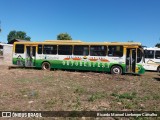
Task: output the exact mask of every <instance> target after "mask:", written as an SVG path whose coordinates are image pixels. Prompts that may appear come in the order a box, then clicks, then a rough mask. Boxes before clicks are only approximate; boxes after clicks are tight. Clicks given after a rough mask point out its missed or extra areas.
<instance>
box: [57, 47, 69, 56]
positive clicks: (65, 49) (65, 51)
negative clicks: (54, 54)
mask: <svg viewBox="0 0 160 120" xmlns="http://www.w3.org/2000/svg"><path fill="white" fill-rule="evenodd" d="M58 54H59V55H72V45H59V46H58Z"/></svg>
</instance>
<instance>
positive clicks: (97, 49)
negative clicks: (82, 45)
mask: <svg viewBox="0 0 160 120" xmlns="http://www.w3.org/2000/svg"><path fill="white" fill-rule="evenodd" d="M106 52H107V47H106V46H104V45H102V46H97V45H94V46H90V56H106Z"/></svg>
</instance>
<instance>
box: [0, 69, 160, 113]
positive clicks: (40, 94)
mask: <svg viewBox="0 0 160 120" xmlns="http://www.w3.org/2000/svg"><path fill="white" fill-rule="evenodd" d="M159 91H160V76H159V74H158V73H156V72H146V73H145V74H144V75H141V76H134V75H121V76H118V75H111V74H105V73H95V72H71V71H60V70H56V71H42V70H35V69H23V68H21V69H11V70H8V69H7V67H6V66H1V67H0V111H9V110H12V111H14V110H16V111H27V110H29V111H48V110H49V111H54V110H56V111H61V110H63V111H65V110H66V111H69V110H78V111H82V110H85V111H90V110H96V111H102V110H125V111H130V110H144V111H159V110H160V102H159V101H160V94H159Z"/></svg>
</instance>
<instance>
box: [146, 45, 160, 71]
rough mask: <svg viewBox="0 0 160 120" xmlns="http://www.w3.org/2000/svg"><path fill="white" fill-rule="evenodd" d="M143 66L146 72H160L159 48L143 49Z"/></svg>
mask: <svg viewBox="0 0 160 120" xmlns="http://www.w3.org/2000/svg"><path fill="white" fill-rule="evenodd" d="M144 55H145V64H144V68H145V69H146V70H152V71H158V72H160V48H158V47H150V48H147V47H145V48H144Z"/></svg>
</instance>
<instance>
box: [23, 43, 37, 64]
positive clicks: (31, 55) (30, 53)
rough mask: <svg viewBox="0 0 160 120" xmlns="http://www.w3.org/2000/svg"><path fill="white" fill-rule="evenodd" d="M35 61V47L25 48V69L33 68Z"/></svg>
mask: <svg viewBox="0 0 160 120" xmlns="http://www.w3.org/2000/svg"><path fill="white" fill-rule="evenodd" d="M35 59H36V46H26V59H25V66H26V67H34V66H35Z"/></svg>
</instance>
